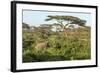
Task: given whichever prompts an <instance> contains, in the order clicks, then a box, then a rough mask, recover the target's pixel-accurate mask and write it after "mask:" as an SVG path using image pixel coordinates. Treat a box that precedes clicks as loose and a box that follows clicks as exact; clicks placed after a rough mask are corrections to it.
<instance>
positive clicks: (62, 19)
mask: <svg viewBox="0 0 100 73" xmlns="http://www.w3.org/2000/svg"><path fill="white" fill-rule="evenodd" d="M47 17H48V18H47V19H46V20H45V21H51V20H54V21H56V23H54V25H59V26H60V27H61V29H62V31H63V32H64V33H65V36H67V29H66V28H67V27H68V25H70V24H76V25H79V26H84V25H85V23H86V21H85V20H82V19H80V18H78V17H74V16H58V15H56V16H51V15H49V16H47Z"/></svg>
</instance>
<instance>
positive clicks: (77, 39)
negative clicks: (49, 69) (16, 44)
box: [22, 27, 91, 63]
mask: <svg viewBox="0 0 100 73" xmlns="http://www.w3.org/2000/svg"><path fill="white" fill-rule="evenodd" d="M90 30H91V28H90V27H84V28H74V29H69V28H68V29H67V30H66V32H62V31H51V30H44V29H34V30H32V29H27V30H25V29H23V32H22V34H23V37H22V38H23V62H24V63H27V62H44V61H64V60H66V61H67V60H68V61H71V60H87V59H91V40H90V39H91V36H90V35H91V34H90ZM42 43H45V45H44V47H43V46H42V45H40V46H39V44H42Z"/></svg>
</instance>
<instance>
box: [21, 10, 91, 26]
mask: <svg viewBox="0 0 100 73" xmlns="http://www.w3.org/2000/svg"><path fill="white" fill-rule="evenodd" d="M48 15H59V16H61V15H64V16H75V17H78V18H80V19H82V20H86V26H91V14H90V13H77V12H60V11H59V12H55V11H36V10H23V17H22V18H23V22H24V23H27V24H29V25H30V26H39V25H40V24H52V23H56V21H45V19H47V16H48Z"/></svg>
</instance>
